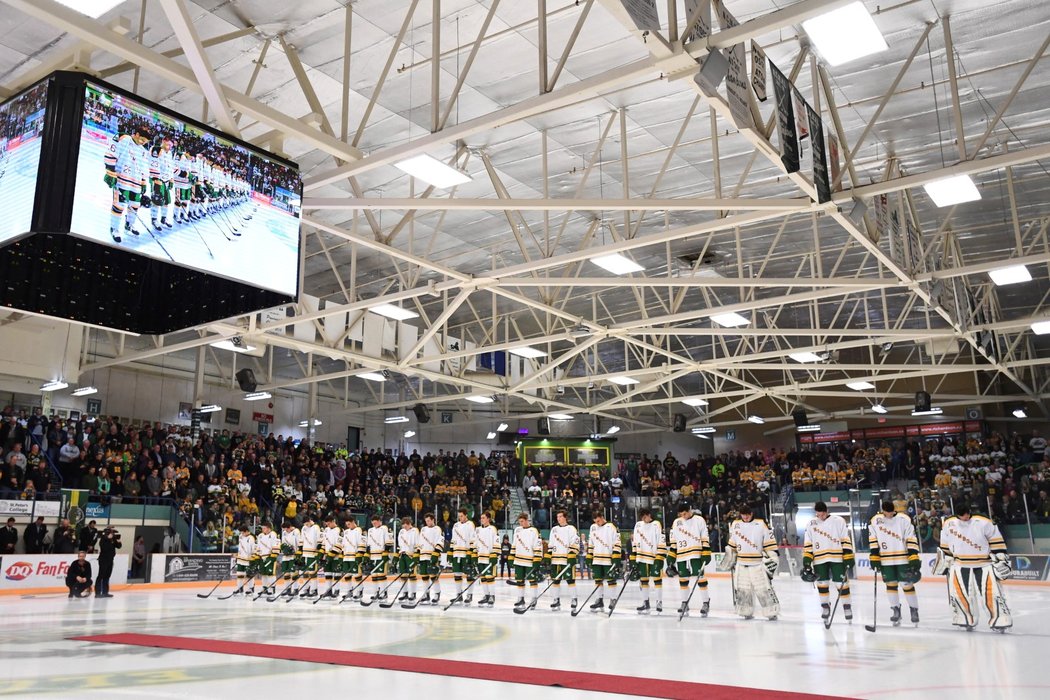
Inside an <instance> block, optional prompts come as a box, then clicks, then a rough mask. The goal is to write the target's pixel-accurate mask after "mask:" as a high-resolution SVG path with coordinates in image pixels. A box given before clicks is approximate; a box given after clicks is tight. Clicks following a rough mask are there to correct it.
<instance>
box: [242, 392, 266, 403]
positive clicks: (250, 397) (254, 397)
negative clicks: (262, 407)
mask: <svg viewBox="0 0 1050 700" xmlns="http://www.w3.org/2000/svg"><path fill="white" fill-rule="evenodd" d="M272 398H273V395H272V394H271V393H270V392H268V391H253V392H251V393H250V394H245V395H244V400H245V401H262V400H263V399H272Z"/></svg>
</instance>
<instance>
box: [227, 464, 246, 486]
mask: <svg viewBox="0 0 1050 700" xmlns="http://www.w3.org/2000/svg"><path fill="white" fill-rule="evenodd" d="M226 478H227V479H229V480H230V481H231V482H233V483H237V482H238V481H240V480H241V479H243V478H244V474H242V473H241V470H240V469H239V468H237V467H231V468H230V470H229V471H227V472H226Z"/></svg>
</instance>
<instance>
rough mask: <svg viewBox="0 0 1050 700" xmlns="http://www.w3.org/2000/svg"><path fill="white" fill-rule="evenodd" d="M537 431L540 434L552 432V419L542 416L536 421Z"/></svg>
mask: <svg viewBox="0 0 1050 700" xmlns="http://www.w3.org/2000/svg"><path fill="white" fill-rule="evenodd" d="M536 432H537V433H539V434H540V435H550V434H551V419H550V418H546V417H544V418H540V419H539V420H538V421H536Z"/></svg>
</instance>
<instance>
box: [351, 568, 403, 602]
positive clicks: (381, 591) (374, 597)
mask: <svg viewBox="0 0 1050 700" xmlns="http://www.w3.org/2000/svg"><path fill="white" fill-rule="evenodd" d="M402 576H404V574H398V575H397V576H395V577H394V579H393V580H392V581H391V582H390V583H388V584H386V585H385V586H383V588H382V590H379V591H376V594H375V595H374V596H372V599H371V600H369V601H368V602H367V603H366V602H365V601H363V600H362V601H361V605H363V606H364V607H366V608H367V607H368V606H369V605H371V604H372V603H374V602H376V601H377V600H379V599H380V598H381V597H382V596H383V594H384V593H386V592H387V589H389V588H390V587H391V586H393V585H394V584H395V583H397V582H398V581H400V580H401V577H402Z"/></svg>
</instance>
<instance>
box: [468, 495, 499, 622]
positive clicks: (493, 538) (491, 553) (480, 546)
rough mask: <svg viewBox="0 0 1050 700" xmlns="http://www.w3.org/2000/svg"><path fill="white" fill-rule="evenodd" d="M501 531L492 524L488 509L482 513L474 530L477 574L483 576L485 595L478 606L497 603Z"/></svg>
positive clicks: (490, 605)
mask: <svg viewBox="0 0 1050 700" xmlns="http://www.w3.org/2000/svg"><path fill="white" fill-rule="evenodd" d="M499 546H500V541H499V531H498V530H497V529H496V526H495V525H493V524H492V516H491V515H490V514H489V513H488V511H486V512H484V513H482V514H481V525H480V526H479V527H478V528H477V529H476V530H475V531H474V552H475V553H476V554H477V566H478V573H477V575H478V576H479V577H480V578H481V590H483V591H484V592H485V595H483V596H482V597H481V600H479V601H478V607H481V606H483V605H487V606H489V607H490V608H491V607H492V606H493V605H495V604H496V596H495V590H496V567H497V566H498V565H499Z"/></svg>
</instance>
